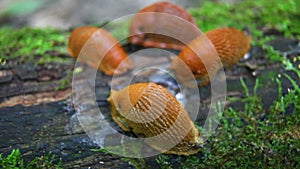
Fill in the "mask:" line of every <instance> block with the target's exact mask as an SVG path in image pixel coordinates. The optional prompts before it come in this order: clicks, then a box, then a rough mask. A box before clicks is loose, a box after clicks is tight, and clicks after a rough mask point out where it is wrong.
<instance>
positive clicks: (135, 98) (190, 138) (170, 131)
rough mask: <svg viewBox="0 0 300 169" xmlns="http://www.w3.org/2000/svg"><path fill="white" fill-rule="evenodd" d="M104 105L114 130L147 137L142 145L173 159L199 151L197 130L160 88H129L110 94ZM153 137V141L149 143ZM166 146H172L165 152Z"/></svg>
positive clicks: (187, 116)
mask: <svg viewBox="0 0 300 169" xmlns="http://www.w3.org/2000/svg"><path fill="white" fill-rule="evenodd" d="M108 102H109V104H110V106H111V115H112V118H113V120H114V121H115V122H116V123H117V124H118V126H119V127H120V128H121V129H122V130H124V131H127V132H129V131H131V132H133V133H135V134H136V135H137V136H138V137H143V138H148V137H150V139H149V140H147V139H146V140H145V141H146V143H147V144H148V145H150V146H151V147H153V148H154V149H156V150H158V151H161V152H162V153H166V154H177V155H191V154H195V153H197V152H198V151H199V150H200V147H201V144H200V141H199V140H200V139H199V132H198V130H197V129H196V127H195V126H194V124H193V122H192V121H191V120H190V117H189V115H188V113H187V111H186V110H185V109H184V108H183V106H182V105H181V104H180V103H179V102H178V101H177V100H176V99H175V98H174V97H173V96H172V95H171V94H170V93H169V92H168V91H167V90H166V89H165V88H164V87H162V86H160V85H157V84H155V83H153V82H149V83H136V84H131V85H129V86H127V87H125V88H123V89H121V90H119V91H112V92H111V94H110V96H109V98H108ZM175 121H176V122H175ZM175 123H176V124H175ZM155 136H157V139H151V137H155ZM180 137H182V138H180ZM176 140H177V142H176ZM169 145H174V146H172V147H173V148H172V147H170V148H171V149H166V148H165V147H168V146H169Z"/></svg>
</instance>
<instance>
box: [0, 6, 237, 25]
mask: <svg viewBox="0 0 300 169" xmlns="http://www.w3.org/2000/svg"><path fill="white" fill-rule="evenodd" d="M156 1H159V0H147V1H143V0H117V1H111V0H86V1H82V0H13V1H12V0H0V26H12V27H23V26H30V27H40V28H44V27H52V28H55V29H61V30H66V29H69V28H71V27H74V26H78V25H84V24H91V23H102V22H105V21H109V20H112V19H115V18H118V17H121V16H124V15H128V14H133V13H135V12H136V11H138V10H139V9H141V8H142V7H144V6H147V5H149V4H151V3H153V2H156ZM169 1H171V2H173V3H176V4H178V5H180V6H182V7H184V8H188V7H197V6H200V5H201V0H169ZM219 1H222V2H226V3H234V2H235V1H237V0H219Z"/></svg>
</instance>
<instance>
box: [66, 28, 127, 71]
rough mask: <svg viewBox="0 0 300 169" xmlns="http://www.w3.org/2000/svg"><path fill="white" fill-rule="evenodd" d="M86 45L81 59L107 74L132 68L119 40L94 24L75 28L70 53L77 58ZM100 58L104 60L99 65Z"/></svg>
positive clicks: (70, 39) (69, 47)
mask: <svg viewBox="0 0 300 169" xmlns="http://www.w3.org/2000/svg"><path fill="white" fill-rule="evenodd" d="M84 45H86V46H85V50H84V51H83V53H82V57H80V60H81V61H83V62H85V63H87V64H88V65H89V66H91V67H93V68H96V69H98V70H100V71H102V72H103V73H105V74H106V75H113V74H116V75H119V74H123V73H125V72H127V71H128V70H129V69H131V68H132V64H131V61H130V60H129V58H128V57H127V55H126V53H125V51H124V50H123V49H122V47H121V46H120V45H119V43H118V42H117V40H116V39H115V38H114V37H113V36H112V35H111V34H110V33H109V32H107V31H106V30H104V29H101V28H97V27H92V26H81V27H77V28H75V29H74V30H73V31H72V32H71V35H70V38H69V44H68V53H69V55H70V56H71V57H74V58H77V57H78V56H79V54H80V52H81V49H82V48H83V46H84ZM100 59H102V60H101V63H100V64H99V65H98V63H99V61H100Z"/></svg>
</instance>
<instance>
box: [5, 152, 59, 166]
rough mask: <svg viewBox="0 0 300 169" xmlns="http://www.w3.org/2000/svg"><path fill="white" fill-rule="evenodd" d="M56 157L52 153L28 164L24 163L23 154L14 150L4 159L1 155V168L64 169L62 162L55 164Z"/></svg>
mask: <svg viewBox="0 0 300 169" xmlns="http://www.w3.org/2000/svg"><path fill="white" fill-rule="evenodd" d="M54 160H55V156H54V155H51V154H50V153H49V154H47V155H45V156H41V157H36V158H34V159H33V160H32V161H30V162H28V163H26V164H25V163H24V161H23V159H22V156H21V153H20V151H19V150H18V149H14V150H12V152H11V153H10V154H9V155H8V156H6V157H2V154H0V168H9V169H18V168H20V169H34V168H56V169H59V168H62V167H61V160H60V161H59V162H58V163H55V162H54Z"/></svg>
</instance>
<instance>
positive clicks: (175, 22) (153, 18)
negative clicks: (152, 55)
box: [129, 2, 199, 50]
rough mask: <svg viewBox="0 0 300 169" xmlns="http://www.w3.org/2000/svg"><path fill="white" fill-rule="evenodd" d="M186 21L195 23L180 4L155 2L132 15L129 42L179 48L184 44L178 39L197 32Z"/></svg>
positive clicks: (145, 45) (148, 45)
mask: <svg viewBox="0 0 300 169" xmlns="http://www.w3.org/2000/svg"><path fill="white" fill-rule="evenodd" d="M143 13H144V14H143ZM163 14H169V16H168V15H163ZM170 15H173V16H174V17H171V16H170ZM175 17H176V18H175ZM177 17H179V18H181V19H183V20H185V21H186V22H183V21H180V19H179V18H178V19H177ZM188 23H190V24H193V25H195V22H194V20H193V18H192V17H191V16H190V15H189V13H188V12H187V11H185V10H184V9H183V8H181V7H180V6H178V5H175V4H172V3H170V2H156V3H154V4H152V5H149V6H147V7H145V8H143V9H141V10H140V11H138V12H137V14H136V15H135V16H134V17H133V19H132V21H131V24H130V28H129V35H130V36H129V42H130V43H131V44H135V45H141V46H144V47H157V48H170V49H176V50H180V49H182V47H183V46H184V45H183V43H182V42H181V41H182V40H181V41H179V40H178V39H184V38H185V39H187V38H192V37H194V36H195V35H198V34H199V32H198V31H197V30H196V29H194V30H193V29H191V26H187V24H188ZM183 24H185V25H183ZM186 32H188V33H186ZM175 36H178V37H175ZM174 37H175V38H174ZM190 40H191V39H189V41H190Z"/></svg>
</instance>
